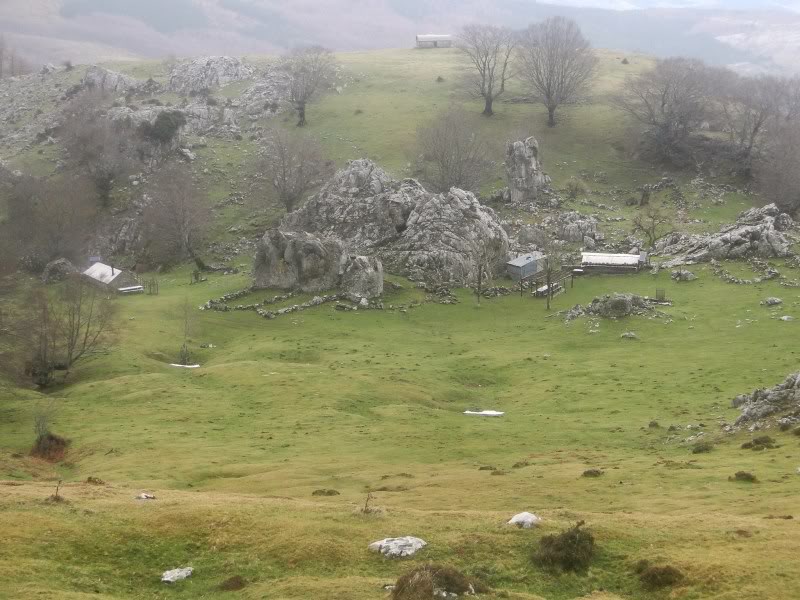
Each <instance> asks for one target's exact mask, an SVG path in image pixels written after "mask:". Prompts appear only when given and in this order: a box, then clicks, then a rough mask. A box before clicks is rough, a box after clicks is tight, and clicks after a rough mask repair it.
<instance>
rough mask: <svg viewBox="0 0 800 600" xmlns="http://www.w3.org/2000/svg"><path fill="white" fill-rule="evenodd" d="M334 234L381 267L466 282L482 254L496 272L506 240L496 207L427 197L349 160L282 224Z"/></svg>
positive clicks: (469, 199) (468, 199) (456, 196)
mask: <svg viewBox="0 0 800 600" xmlns="http://www.w3.org/2000/svg"><path fill="white" fill-rule="evenodd" d="M281 229H282V230H287V231H295V230H302V231H307V232H310V233H314V234H316V235H323V236H335V237H337V238H339V239H341V240H342V241H343V242H344V243H345V245H346V246H347V248H348V250H349V251H351V252H355V253H358V254H363V255H369V256H376V257H378V258H380V260H381V261H382V262H383V264H384V266H385V267H386V269H387V270H390V271H392V272H396V273H398V274H402V275H408V276H412V277H415V278H419V279H424V280H428V281H436V282H451V283H461V284H463V283H469V282H471V281H473V280H474V279H475V277H476V274H477V264H478V262H479V261H480V260H481V259H482V257H483V260H486V261H488V262H489V263H490V264H491V265H492V266H493V267H495V268H496V269H498V270H499V269H502V268H503V265H504V263H505V261H506V260H507V258H508V248H509V241H508V236H507V234H506V232H505V231H504V230H503V227H502V226H501V224H500V220H499V219H498V217H497V215H496V214H495V212H494V211H493V210H492V209H491V208H488V207H485V206H482V205H481V204H480V202H478V200H477V198H475V196H474V195H473V194H472V193H470V192H465V191H463V190H459V189H456V188H453V189H451V190H450V191H449V192H447V193H444V194H432V193H430V192H428V191H427V190H425V188H424V187H423V186H422V185H421V184H420V183H419V182H418V181H416V180H414V179H405V180H403V181H395V180H393V179H392V178H391V177H389V176H388V175H387V174H386V172H385V171H384V170H383V169H381V168H380V167H378V166H377V165H375V163H373V162H372V161H369V160H366V159H361V160H355V161H352V162H351V163H350V164H349V165H348V166H347V167H346V168H345V169H342V170H341V171H339V172H338V173H336V175H335V176H334V177H333V178H332V179H331V181H330V182H328V183H327V184H326V185H325V186H324V187H323V188H322V190H320V192H319V193H317V194H316V195H315V196H313V197H312V198H310V199H309V201H308V202H307V203H306V204H305V205H304V206H303V207H302V208H300V209H298V210H297V211H295V212H293V213H291V214H289V215H287V216H286V218H285V219H284V221H283V223H282V224H281Z"/></svg>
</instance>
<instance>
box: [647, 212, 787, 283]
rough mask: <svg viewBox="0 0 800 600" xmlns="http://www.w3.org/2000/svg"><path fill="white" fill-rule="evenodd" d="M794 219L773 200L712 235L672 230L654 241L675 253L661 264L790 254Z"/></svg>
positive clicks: (665, 253) (667, 252)
mask: <svg viewBox="0 0 800 600" xmlns="http://www.w3.org/2000/svg"><path fill="white" fill-rule="evenodd" d="M793 227H794V221H792V218H791V217H790V216H789V215H788V214H785V213H781V211H780V209H779V208H778V207H777V206H776V205H775V204H769V205H767V206H764V207H763V208H751V209H750V210H748V211H745V212H743V213H742V214H740V215H739V218H738V219H737V220H736V223H735V224H733V225H729V226H727V227H723V228H722V230H721V231H720V232H719V233H715V234H712V235H690V234H683V233H673V234H671V235H668V236H667V237H665V238H664V239H662V240H659V241H658V242H657V243H656V252H655V254H659V255H662V256H675V257H676V258H674V259H672V260H668V261H666V262H664V263H662V264H661V266H662V267H663V268H672V267H677V266H679V265H691V264H696V263H702V262H709V261H711V260H712V259H713V260H724V259H741V258H750V257H758V258H779V257H786V256H791V255H792V252H791V244H792V242H791V240H789V238H787V237H786V235H785V234H786V232H788V231H789V230H791V229H792V228H793Z"/></svg>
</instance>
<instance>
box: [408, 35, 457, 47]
mask: <svg viewBox="0 0 800 600" xmlns="http://www.w3.org/2000/svg"><path fill="white" fill-rule="evenodd" d="M452 47H453V36H452V35H448V34H439V33H425V34H420V35H418V36H417V48H452Z"/></svg>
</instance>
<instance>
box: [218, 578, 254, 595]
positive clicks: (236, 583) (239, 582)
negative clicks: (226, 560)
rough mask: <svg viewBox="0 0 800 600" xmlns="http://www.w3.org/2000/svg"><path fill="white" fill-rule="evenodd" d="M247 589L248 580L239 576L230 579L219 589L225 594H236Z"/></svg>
mask: <svg viewBox="0 0 800 600" xmlns="http://www.w3.org/2000/svg"><path fill="white" fill-rule="evenodd" d="M245 587H247V580H246V579H245V578H244V577H241V576H239V575H234V576H233V577H229V578H228V579H226V580H225V581H223V582H222V583H220V584H219V589H220V590H222V591H223V592H236V591H239V590H243V589H244V588H245Z"/></svg>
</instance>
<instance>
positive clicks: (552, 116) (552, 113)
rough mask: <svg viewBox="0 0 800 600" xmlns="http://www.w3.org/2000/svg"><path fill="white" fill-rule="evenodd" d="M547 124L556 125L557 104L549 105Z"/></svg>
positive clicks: (549, 125)
mask: <svg viewBox="0 0 800 600" xmlns="http://www.w3.org/2000/svg"><path fill="white" fill-rule="evenodd" d="M547 126H548V127H555V126H556V107H555V106H548V107H547Z"/></svg>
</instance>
